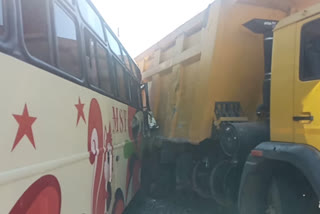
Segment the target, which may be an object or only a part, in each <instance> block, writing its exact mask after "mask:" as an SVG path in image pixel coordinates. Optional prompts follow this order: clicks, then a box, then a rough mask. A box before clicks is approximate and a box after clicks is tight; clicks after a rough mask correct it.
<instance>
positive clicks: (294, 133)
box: [239, 4, 320, 214]
mask: <svg viewBox="0 0 320 214" xmlns="http://www.w3.org/2000/svg"><path fill="white" fill-rule="evenodd" d="M319 12H320V5H319V4H315V5H314V6H312V7H309V8H308V9H304V10H303V11H301V12H298V13H295V14H293V15H291V16H288V17H287V18H285V19H283V20H281V21H280V22H279V23H278V25H277V26H276V28H275V29H274V41H273V52H272V78H271V105H270V142H264V143H261V144H260V145H258V146H257V147H256V148H255V149H254V150H253V151H252V152H251V155H250V156H249V158H248V160H247V162H246V164H245V167H244V170H243V174H242V181H241V187H240V193H239V209H240V213H243V214H244V213H246V214H253V213H280V214H282V213H294V214H295V213H297V214H298V213H311V214H313V213H320V210H319V198H320V167H319V166H320V152H319V151H320V111H319V109H320V102H319V98H320V15H319ZM249 201H250V202H249Z"/></svg>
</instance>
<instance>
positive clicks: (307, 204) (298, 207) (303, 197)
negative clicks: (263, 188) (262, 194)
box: [265, 176, 320, 214]
mask: <svg viewBox="0 0 320 214" xmlns="http://www.w3.org/2000/svg"><path fill="white" fill-rule="evenodd" d="M301 186H303V184H300V183H295V182H294V181H292V179H289V178H288V177H285V176H275V177H273V178H272V179H271V183H270V186H269V188H268V194H267V204H266V205H267V206H266V210H265V214H288V213H290V214H301V213H309V214H319V213H320V209H318V208H317V200H316V197H314V194H313V193H310V192H308V193H310V194H308V195H307V193H304V191H302V190H303V188H301Z"/></svg>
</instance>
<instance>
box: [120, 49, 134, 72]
mask: <svg viewBox="0 0 320 214" xmlns="http://www.w3.org/2000/svg"><path fill="white" fill-rule="evenodd" d="M121 51H122V58H123V63H124V65H125V66H126V68H127V69H128V70H129V72H130V73H132V74H133V69H132V64H131V62H130V61H131V57H130V55H129V54H128V51H126V49H124V47H123V45H121ZM123 53H125V55H126V57H127V58H128V63H129V67H130V68H128V67H127V63H126V61H125V58H124V54H123Z"/></svg>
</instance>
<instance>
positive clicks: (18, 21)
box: [0, 0, 142, 110]
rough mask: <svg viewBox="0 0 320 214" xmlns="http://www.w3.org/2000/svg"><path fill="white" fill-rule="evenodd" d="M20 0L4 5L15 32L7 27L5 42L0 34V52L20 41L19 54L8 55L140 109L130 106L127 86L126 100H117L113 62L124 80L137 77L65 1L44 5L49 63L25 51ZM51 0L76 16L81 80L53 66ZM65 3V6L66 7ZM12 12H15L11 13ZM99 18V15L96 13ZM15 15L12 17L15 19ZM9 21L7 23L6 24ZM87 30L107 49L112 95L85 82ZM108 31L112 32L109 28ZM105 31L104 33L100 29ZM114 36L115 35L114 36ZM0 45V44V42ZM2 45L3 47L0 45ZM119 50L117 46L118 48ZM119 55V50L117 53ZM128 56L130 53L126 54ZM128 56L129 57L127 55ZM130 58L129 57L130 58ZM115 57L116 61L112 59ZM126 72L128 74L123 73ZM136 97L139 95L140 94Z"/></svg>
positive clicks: (54, 45) (9, 49) (117, 92)
mask: <svg viewBox="0 0 320 214" xmlns="http://www.w3.org/2000/svg"><path fill="white" fill-rule="evenodd" d="M4 1H7V0H4ZM20 1H21V0H17V1H9V3H8V5H9V4H10V8H9V9H11V10H12V11H14V12H12V13H11V12H10V13H9V12H8V15H9V18H8V17H6V18H7V19H6V23H7V22H8V21H10V23H11V22H12V25H13V26H14V25H17V31H16V32H14V31H15V29H14V28H13V29H12V28H10V26H9V25H8V26H9V27H8V28H7V31H6V32H7V33H8V32H9V33H10V32H12V34H13V35H12V36H11V37H10V41H11V40H12V42H10V41H7V42H6V43H4V42H2V41H1V37H0V49H1V50H2V51H6V50H8V51H11V50H12V46H13V44H12V43H13V42H14V41H15V40H17V42H18V44H20V46H19V53H18V52H17V53H16V54H12V53H10V55H13V56H15V57H17V58H18V59H20V60H22V61H25V62H26V63H29V64H31V65H33V66H36V67H38V68H40V69H43V70H44V72H49V73H52V74H54V75H56V76H58V77H60V78H63V79H65V80H67V81H70V82H72V83H75V84H77V85H80V86H82V87H85V88H87V89H89V90H92V91H95V92H96V93H99V94H101V95H103V96H105V97H109V98H111V99H113V100H115V101H118V102H121V103H123V104H126V105H129V106H132V107H134V108H137V109H139V110H142V107H141V106H134V105H133V102H132V101H131V100H130V96H131V91H130V90H131V88H130V87H129V86H128V85H127V87H128V88H127V91H128V93H129V94H128V98H129V100H124V99H121V98H120V96H119V91H118V82H117V79H116V78H117V76H116V63H115V62H118V63H119V64H120V65H121V66H122V69H123V71H124V74H125V75H126V78H127V79H128V78H129V76H132V77H133V79H134V80H135V81H137V83H139V84H140V80H139V79H138V78H137V77H136V76H134V75H133V74H131V73H130V72H128V69H127V68H126V66H125V65H124V63H123V61H121V60H120V59H119V58H118V57H116V56H115V55H114V53H113V52H112V50H111V49H110V47H109V45H108V43H107V41H103V39H101V38H100V37H99V36H98V35H97V34H96V33H95V32H94V31H93V30H92V29H91V27H90V26H88V24H87V23H86V22H85V21H84V20H83V18H82V17H81V15H80V14H79V12H78V11H77V10H73V9H72V8H71V7H69V6H68V5H69V4H68V5H67V4H66V2H65V1H64V0H49V2H48V5H47V8H46V10H47V16H48V17H47V18H48V23H47V27H48V37H49V47H50V49H51V50H53V51H52V53H51V54H52V60H53V61H52V62H53V65H51V64H48V63H46V62H44V61H41V60H40V59H38V58H36V57H34V56H32V55H31V54H30V53H29V52H28V49H27V47H26V45H25V41H24V34H23V19H22V8H21V2H20ZM54 2H58V4H60V6H61V7H62V8H63V9H64V10H67V13H68V14H69V15H70V14H71V15H72V16H73V17H75V18H76V20H75V22H76V24H77V26H78V34H79V38H78V40H79V42H80V48H79V51H80V52H81V54H80V59H81V62H80V63H81V72H82V78H81V79H78V78H76V77H74V76H72V75H70V74H68V73H67V72H64V71H63V70H61V69H59V68H58V67H56V65H57V64H56V53H57V52H56V50H55V48H56V44H55V41H54V40H55V38H54V37H55V32H54V31H55V30H54V29H53V27H52V26H54V22H53V19H52V17H53V15H54V13H53V3H54ZM67 6H68V7H67ZM15 13H16V14H15ZM97 15H98V16H99V17H100V15H99V14H97ZM15 17H16V18H15ZM102 21H103V25H105V26H106V27H107V28H108V29H110V28H109V27H108V25H107V24H106V23H105V21H104V20H102ZM8 24H9V23H8ZM85 28H86V29H87V30H88V31H89V32H90V33H91V34H92V35H94V38H95V39H96V41H97V42H99V44H100V45H101V44H102V46H103V47H104V48H105V49H106V50H107V52H108V53H109V58H110V59H109V60H110V62H111V63H110V65H109V66H110V67H111V70H112V72H113V77H112V78H113V86H112V87H113V92H114V94H113V95H111V94H108V93H107V92H105V91H104V90H101V89H100V88H97V87H92V86H90V85H89V83H88V77H87V71H86V63H85V61H84V60H83V57H84V56H85V47H84V29H85ZM111 33H112V34H114V33H113V31H111ZM104 34H105V32H104ZM116 39H117V38H116ZM117 42H118V43H119V45H122V44H121V42H120V41H119V40H118V39H117ZM2 44H3V45H2ZM2 46H3V47H2ZM120 50H121V49H120ZM121 54H122V53H121ZM129 56H130V55H129ZM130 58H131V56H130ZM131 59H132V58H131ZM115 60H117V61H115ZM127 75H129V76H127ZM140 99H142V98H141V96H140ZM139 102H142V100H140V101H139Z"/></svg>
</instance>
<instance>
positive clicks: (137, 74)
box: [131, 59, 141, 79]
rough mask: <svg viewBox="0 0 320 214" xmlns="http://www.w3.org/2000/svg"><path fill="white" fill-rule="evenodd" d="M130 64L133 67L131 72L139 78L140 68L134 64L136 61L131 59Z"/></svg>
mask: <svg viewBox="0 0 320 214" xmlns="http://www.w3.org/2000/svg"><path fill="white" fill-rule="evenodd" d="M131 65H132V69H133V74H134V75H135V76H136V77H137V78H138V79H140V78H141V74H140V70H139V68H138V66H137V65H136V63H134V62H133V60H132V59H131Z"/></svg>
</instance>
